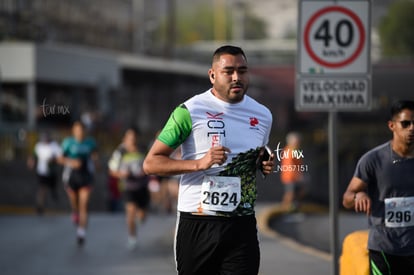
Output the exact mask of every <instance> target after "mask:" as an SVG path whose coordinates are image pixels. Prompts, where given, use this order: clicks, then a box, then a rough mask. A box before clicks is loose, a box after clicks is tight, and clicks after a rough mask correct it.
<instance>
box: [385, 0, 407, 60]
mask: <svg viewBox="0 0 414 275" xmlns="http://www.w3.org/2000/svg"><path fill="white" fill-rule="evenodd" d="M413 30H414V1H412V0H399V1H396V2H394V3H393V4H391V6H390V9H389V13H388V15H387V16H385V17H384V18H383V20H382V21H381V23H380V26H379V33H380V37H381V45H382V50H383V54H384V55H385V56H414V31H413Z"/></svg>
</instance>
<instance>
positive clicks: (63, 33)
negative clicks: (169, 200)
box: [0, 0, 414, 211]
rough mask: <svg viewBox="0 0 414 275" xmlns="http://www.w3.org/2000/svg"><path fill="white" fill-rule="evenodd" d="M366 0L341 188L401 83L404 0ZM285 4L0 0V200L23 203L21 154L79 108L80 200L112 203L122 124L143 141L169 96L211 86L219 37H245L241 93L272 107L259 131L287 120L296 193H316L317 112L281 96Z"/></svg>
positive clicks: (286, 85)
mask: <svg viewBox="0 0 414 275" xmlns="http://www.w3.org/2000/svg"><path fill="white" fill-rule="evenodd" d="M371 2H372V14H371V27H372V35H371V60H372V68H371V70H372V109H371V110H370V111H367V112H349V113H347V112H341V113H339V114H338V122H339V125H338V131H339V133H338V137H340V138H339V140H338V153H339V156H338V159H339V185H340V186H339V190H338V191H339V192H340V193H341V194H342V193H343V191H344V190H345V187H346V184H347V183H348V182H349V179H350V178H351V176H352V174H353V169H354V166H355V162H356V160H357V159H358V157H359V156H360V155H361V154H362V153H363V152H365V151H366V150H367V149H368V148H371V147H372V146H374V145H376V144H380V143H382V142H383V141H384V140H385V139H387V137H390V133H389V132H388V129H387V128H386V127H385V125H386V124H385V121H386V120H387V119H388V108H389V104H390V103H391V102H392V101H394V100H396V99H403V98H406V99H408V98H412V92H413V87H414V77H413V76H414V36H413V31H412V30H413V28H414V17H413V16H412V15H413V14H414V2H413V1H410V0H399V1H394V0H376V1H371ZM297 9H298V2H297V1H296V0H295V1H292V0H255V1H248V0H88V1H86V0H70V1H56V0H0V206H3V207H9V206H13V207H15V206H19V207H25V206H30V205H32V204H34V200H35V196H34V193H35V190H36V188H37V186H36V182H35V177H34V172H33V171H32V170H30V169H27V165H26V161H27V159H28V158H29V157H30V156H31V154H32V152H33V148H34V146H35V144H36V142H37V141H38V140H39V138H40V134H41V133H42V132H45V131H47V132H49V133H50V134H51V136H52V137H53V139H54V140H56V141H57V142H58V143H60V142H61V141H62V139H63V137H64V136H67V135H68V134H69V133H70V127H71V124H72V123H73V121H75V120H77V119H80V120H81V121H82V122H83V123H84V124H85V125H86V127H87V131H88V134H89V135H91V136H93V137H94V138H95V139H96V143H97V145H98V151H99V155H100V161H101V162H102V165H101V166H102V167H104V169H101V170H100V171H99V173H98V174H97V178H96V180H95V188H94V193H93V195H92V198H91V209H92V210H99V211H103V210H113V209H112V208H111V207H110V203H109V201H110V199H111V189H110V187H109V186H110V184H111V183H110V180H111V179H110V177H108V173H107V171H106V163H107V161H108V158H109V157H110V154H111V153H112V152H113V150H114V149H115V148H116V146H117V145H118V144H119V142H120V140H121V139H122V135H123V130H124V129H125V127H127V126H128V125H131V124H134V125H137V126H138V128H139V129H140V132H141V138H140V143H141V144H140V146H141V147H142V148H148V146H150V144H151V143H152V141H153V138H154V136H155V135H156V133H157V131H158V130H159V129H160V128H162V126H163V125H162V123H163V122H164V121H166V118H167V117H168V116H169V112H170V111H171V110H172V109H173V108H174V107H175V106H176V105H178V104H179V103H181V102H182V101H183V100H184V99H186V98H188V97H190V96H192V95H194V94H195V93H198V92H202V91H205V90H207V89H208V88H209V87H210V83H209V81H208V77H207V70H208V68H209V66H210V64H209V62H210V58H211V57H210V56H211V53H212V52H213V51H214V49H215V48H216V47H217V46H219V45H222V44H224V43H230V44H236V45H238V46H241V47H242V48H243V49H244V50H245V52H246V54H247V57H248V59H249V60H248V61H249V65H250V71H251V73H252V84H251V87H250V89H249V94H250V95H251V96H253V97H254V98H257V99H258V100H259V101H261V102H265V104H266V105H267V106H268V107H269V108H270V109H271V111H272V112H273V114H274V125H273V131H272V136H271V139H270V144H269V145H270V146H271V147H272V148H276V146H277V145H278V143H281V144H284V143H285V136H286V134H287V133H288V132H289V131H296V132H298V133H300V134H301V137H302V140H301V146H302V147H301V149H302V150H303V152H304V158H303V162H304V163H306V164H307V165H308V167H309V168H308V171H307V174H308V175H307V184H308V187H307V190H308V193H307V199H309V200H312V201H315V202H319V203H327V202H328V201H329V197H328V193H329V188H328V154H327V149H328V148H327V144H328V140H327V138H328V137H327V114H326V113H323V112H298V111H296V110H295V107H294V106H295V62H296V48H297V45H296V43H297V20H298V11H297ZM268 181H271V182H272V184H267V183H266V184H263V186H262V188H259V189H260V190H259V200H260V199H261V200H275V201H276V200H281V198H282V195H283V186H282V185H281V184H280V179H279V175H278V174H276V173H275V174H274V175H272V177H270V179H268ZM273 183H274V184H273ZM151 188H152V189H151ZM150 189H151V192H152V193H153V198H154V200H157V198H158V202H157V207H159V206H160V205H163V203H162V202H160V199H159V198H160V196H161V195H160V193H159V192H161V191H160V190H161V189H160V188H159V187H158V186H156V185H154V183H153V185H152V186H151V185H150ZM173 189H174V188H173ZM58 192H62V193H63V188H62V190H61V189H60V188H59V189H58ZM162 192H165V191H162ZM62 197H63V196H62ZM53 207H54V208H55V209H67V207H68V205H67V202H66V200H64V199H62V200H59V201H58V202H57V203H55V204H54V206H53ZM162 207H163V206H162ZM170 207H171V206H166V208H167V211H170V210H171V209H169V208H170Z"/></svg>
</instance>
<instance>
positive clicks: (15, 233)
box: [0, 205, 331, 275]
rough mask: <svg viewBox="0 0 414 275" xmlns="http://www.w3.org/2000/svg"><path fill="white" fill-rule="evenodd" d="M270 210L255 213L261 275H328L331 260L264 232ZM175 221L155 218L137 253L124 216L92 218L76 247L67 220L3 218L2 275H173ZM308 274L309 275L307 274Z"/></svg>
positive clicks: (66, 216)
mask: <svg viewBox="0 0 414 275" xmlns="http://www.w3.org/2000/svg"><path fill="white" fill-rule="evenodd" d="M266 207H268V206H266V205H259V206H258V207H257V208H258V210H257V212H258V213H257V216H258V227H259V240H260V246H261V265H260V272H259V275H275V274H281V275H285V274H289V275H302V274H307V275H316V274H317V275H320V274H329V270H330V266H331V263H330V259H329V256H328V257H326V255H325V256H321V255H320V253H317V251H312V250H311V251H309V250H307V249H302V248H301V247H295V246H292V245H291V244H289V242H286V240H283V238H279V237H277V236H275V234H273V231H272V230H271V229H269V228H266V226H264V224H266V223H267V221H266V218H265V217H266V215H265V214H263V213H266ZM175 220H176V217H175V216H174V215H164V214H159V215H156V214H152V215H150V216H149V218H148V220H147V221H146V223H145V224H143V225H142V226H140V228H139V236H138V247H137V249H136V250H134V251H130V250H128V249H127V247H126V226H125V221H124V215H123V213H119V214H108V213H94V212H92V213H91V215H90V223H89V227H88V232H87V240H86V244H85V246H84V247H78V246H77V244H76V238H75V227H74V225H73V224H72V222H71V220H70V216H69V214H47V215H45V216H42V217H38V216H36V215H33V214H18V215H16V214H14V215H8V214H2V215H0V274H2V275H27V274H30V275H49V274H50V275H75V274H76V275H131V274H139V275H147V274H152V275H170V274H171V275H172V274H176V271H175V263H174V259H173V237H174V227H175ZM304 272H306V273H304Z"/></svg>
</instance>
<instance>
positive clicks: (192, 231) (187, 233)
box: [175, 212, 260, 275]
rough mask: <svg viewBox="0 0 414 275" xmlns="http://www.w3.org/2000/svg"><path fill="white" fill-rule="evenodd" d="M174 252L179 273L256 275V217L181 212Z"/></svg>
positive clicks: (257, 264)
mask: <svg viewBox="0 0 414 275" xmlns="http://www.w3.org/2000/svg"><path fill="white" fill-rule="evenodd" d="M175 253H176V255H175V256H176V264H177V271H178V274H179V275H190V274H197V275H204V274H205V275H216V274H220V275H230V274H232V275H257V273H258V270H259V263H260V251H259V241H258V239H257V226H256V218H255V216H254V215H249V216H242V217H216V216H199V215H192V214H190V213H183V212H181V213H179V217H178V225H177V233H176V244H175Z"/></svg>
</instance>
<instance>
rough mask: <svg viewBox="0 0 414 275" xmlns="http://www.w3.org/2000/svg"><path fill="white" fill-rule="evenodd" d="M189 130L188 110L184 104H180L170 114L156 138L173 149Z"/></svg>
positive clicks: (190, 123) (189, 116)
mask: <svg viewBox="0 0 414 275" xmlns="http://www.w3.org/2000/svg"><path fill="white" fill-rule="evenodd" d="M191 130H192V121H191V115H190V112H189V111H188V109H187V108H186V106H185V105H184V104H181V105H180V106H178V107H177V108H175V110H174V111H173V112H172V114H171V115H170V117H169V119H168V121H167V123H166V124H165V126H164V128H163V129H162V131H161V133H160V134H159V135H158V140H159V141H161V142H163V143H164V144H166V145H168V146H169V147H171V148H173V149H175V148H177V147H178V146H180V145H181V144H182V143H183V142H184V141H185V140H186V139H187V137H188V136H189V135H190V133H191Z"/></svg>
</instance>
